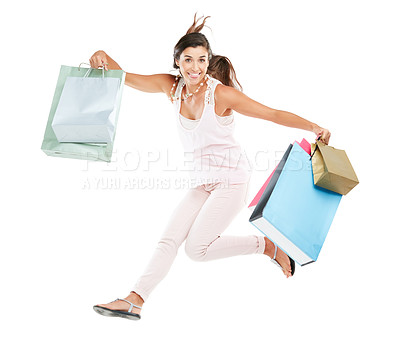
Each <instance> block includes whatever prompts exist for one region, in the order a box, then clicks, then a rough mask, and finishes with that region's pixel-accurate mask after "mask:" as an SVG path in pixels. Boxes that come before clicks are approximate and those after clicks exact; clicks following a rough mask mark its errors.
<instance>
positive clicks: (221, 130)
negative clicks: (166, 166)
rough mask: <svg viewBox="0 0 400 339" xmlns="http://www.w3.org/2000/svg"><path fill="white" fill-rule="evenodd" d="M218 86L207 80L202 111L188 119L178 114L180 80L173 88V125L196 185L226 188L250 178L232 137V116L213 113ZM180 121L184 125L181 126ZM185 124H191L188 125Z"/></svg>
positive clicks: (215, 81)
mask: <svg viewBox="0 0 400 339" xmlns="http://www.w3.org/2000/svg"><path fill="white" fill-rule="evenodd" d="M218 84H221V81H219V80H217V79H215V78H212V77H210V79H209V80H207V89H206V92H205V97H204V110H203V113H202V115H201V117H200V119H197V120H192V119H188V118H186V117H184V116H183V115H182V114H181V113H180V110H181V93H182V88H183V86H184V79H183V78H182V77H181V78H180V79H179V82H178V84H177V86H176V92H175V100H174V101H173V104H174V110H175V114H176V122H177V127H178V132H179V137H180V139H181V141H182V145H183V149H184V152H185V165H186V169H187V170H188V172H189V177H190V179H191V183H192V184H194V185H195V186H197V185H202V184H207V183H216V182H224V183H225V184H227V185H229V184H239V183H245V182H248V180H249V179H250V176H251V165H250V163H249V161H248V158H247V156H246V155H245V154H244V153H243V151H242V149H241V147H240V145H239V143H238V142H236V140H235V139H234V137H233V131H234V127H235V120H234V118H233V114H232V115H230V116H227V117H220V116H218V115H217V114H216V113H215V108H214V107H215V102H214V92H215V88H216V87H217V85H218ZM182 120H185V121H186V122H185V123H182ZM188 123H189V124H191V125H190V126H188V125H187V124H188ZM185 126H186V127H185ZM187 127H189V128H187Z"/></svg>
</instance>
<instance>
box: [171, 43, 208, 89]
mask: <svg viewBox="0 0 400 339" xmlns="http://www.w3.org/2000/svg"><path fill="white" fill-rule="evenodd" d="M175 63H176V65H177V66H178V67H179V69H180V71H181V74H182V76H183V78H184V80H185V83H186V84H190V85H197V84H199V83H200V82H201V81H203V80H204V77H205V75H206V73H207V68H208V65H209V62H208V52H207V49H206V48H204V47H202V46H197V47H188V48H186V49H184V50H183V52H182V53H181V55H180V58H179V60H176V59H175Z"/></svg>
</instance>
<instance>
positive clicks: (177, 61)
mask: <svg viewBox="0 0 400 339" xmlns="http://www.w3.org/2000/svg"><path fill="white" fill-rule="evenodd" d="M207 18H208V17H206V18H204V20H203V22H202V23H201V24H200V25H198V26H197V23H198V21H199V20H200V19H198V20H196V15H195V17H194V22H193V24H192V26H191V27H190V28H189V30H188V31H187V33H186V34H185V35H184V36H183V37H182V38H181V39H180V40H179V41H178V43H177V44H176V46H175V48H174V55H173V56H174V68H176V69H178V70H179V73H180V74H179V76H173V75H171V74H154V75H139V74H133V73H126V78H125V84H126V85H128V86H130V87H133V88H135V89H137V90H140V91H144V92H152V93H158V92H163V93H165V94H166V95H167V96H168V97H169V99H170V100H171V102H172V103H173V105H174V107H175V109H176V119H177V126H178V132H179V135H180V138H181V140H182V142H183V146H184V149H185V152H192V153H193V159H194V160H193V164H192V165H193V167H192V168H191V169H192V170H191V171H190V176H191V179H193V180H194V182H195V183H196V185H195V187H194V188H190V189H189V190H188V192H187V193H186V195H185V196H184V198H183V200H182V201H181V202H180V204H179V205H178V206H177V208H176V209H175V211H174V212H173V213H172V215H171V217H170V219H169V221H168V223H167V227H166V229H165V231H164V234H163V235H162V237H161V239H160V241H159V243H158V246H157V248H156V250H155V252H154V254H153V257H152V258H151V260H150V262H149V264H148V266H147V268H146V270H145V272H144V273H143V275H142V276H141V277H140V278H139V279H138V281H137V283H136V285H135V286H134V289H133V290H132V291H131V292H130V293H129V295H128V296H127V297H126V298H125V299H116V300H115V301H113V302H110V303H108V304H98V305H96V306H94V310H95V311H96V312H98V313H100V314H102V315H107V316H120V317H124V318H128V319H133V320H136V319H140V311H141V307H142V305H143V303H144V302H145V301H146V300H147V298H148V297H149V295H150V293H151V292H152V290H153V289H154V288H155V287H156V285H157V284H158V283H159V282H160V281H161V280H162V279H163V278H164V277H165V276H166V274H167V273H168V271H169V269H170V267H171V265H172V263H173V261H174V259H175V257H176V255H177V251H178V248H179V247H180V246H181V244H182V243H183V242H184V241H185V240H186V244H185V250H186V253H187V254H188V256H189V257H190V258H192V259H193V260H198V261H207V260H214V259H220V258H226V257H230V256H235V255H244V254H253V253H259V254H265V255H268V256H269V257H270V258H272V259H273V261H274V262H275V263H277V264H278V265H279V266H280V267H281V268H282V271H283V274H284V275H285V276H286V277H289V276H291V275H293V273H294V261H293V260H292V259H291V258H289V257H288V256H287V255H286V254H285V253H284V252H283V251H282V250H280V249H279V248H277V247H276V245H275V244H274V243H272V242H271V241H270V240H269V239H268V238H267V237H263V236H255V235H250V236H240V237H239V236H224V235H221V234H222V233H223V232H224V230H225V229H226V228H227V227H228V226H229V224H230V223H231V221H232V220H233V219H234V218H235V216H236V215H237V214H238V213H239V211H240V210H241V208H243V207H244V205H245V201H246V195H247V188H248V183H249V179H250V178H249V176H250V174H249V173H250V172H249V171H248V169H249V167H248V165H249V164H248V163H247V162H246V161H245V160H244V159H243V158H242V157H241V156H240V154H241V147H240V145H239V144H238V143H237V142H236V141H235V139H234V138H233V128H234V117H233V111H236V112H238V113H241V114H244V115H246V116H249V117H253V118H259V119H264V120H269V121H272V122H275V123H277V124H281V125H284V126H288V127H295V128H300V129H304V130H307V131H312V132H314V133H315V134H316V136H317V137H321V139H320V140H321V141H322V142H324V143H326V144H328V142H329V138H330V132H329V131H328V130H327V129H324V128H321V127H319V126H318V125H316V124H314V123H312V122H310V121H307V120H305V119H303V118H301V117H299V116H297V115H295V114H292V113H289V112H285V111H280V110H276V109H272V108H269V107H267V106H264V105H262V104H261V103H258V102H257V101H254V100H252V99H250V98H249V97H247V96H246V95H245V94H243V93H242V91H241V90H238V89H237V88H235V87H240V89H241V86H240V84H239V82H238V81H237V79H236V74H235V71H234V69H233V66H232V64H231V62H230V61H229V59H228V58H226V57H224V56H219V55H215V54H213V53H212V51H211V48H210V44H209V42H208V40H207V38H206V37H205V36H204V35H203V34H202V33H200V31H201V29H202V28H203V27H204V24H205V21H206V19H207ZM90 65H91V67H93V68H98V67H104V68H105V69H106V70H109V69H121V67H120V66H119V65H118V64H117V63H116V62H115V61H114V60H113V59H111V57H110V56H108V55H107V54H106V53H105V52H104V51H97V52H96V53H94V54H93V56H92V57H91V58H90Z"/></svg>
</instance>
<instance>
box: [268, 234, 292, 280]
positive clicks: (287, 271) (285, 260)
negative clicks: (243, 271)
mask: <svg viewBox="0 0 400 339" xmlns="http://www.w3.org/2000/svg"><path fill="white" fill-rule="evenodd" d="M264 239H265V250H264V254H266V255H268V256H269V257H270V258H271V259H272V258H273V257H274V253H275V245H274V243H273V242H272V241H271V240H269V239H268V238H267V237H264ZM275 260H276V261H277V262H278V263H279V265H281V266H282V268H283V274H284V275H286V278H289V277H291V276H292V268H291V266H290V260H289V257H288V256H287V254H286V253H285V252H283V251H282V250H281V249H280V248H279V247H278V250H277V252H276V258H275Z"/></svg>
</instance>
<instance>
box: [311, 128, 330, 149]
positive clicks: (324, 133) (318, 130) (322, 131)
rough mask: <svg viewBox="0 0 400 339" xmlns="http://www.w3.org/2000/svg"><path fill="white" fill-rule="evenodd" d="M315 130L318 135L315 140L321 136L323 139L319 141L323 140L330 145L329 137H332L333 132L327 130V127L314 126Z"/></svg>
mask: <svg viewBox="0 0 400 339" xmlns="http://www.w3.org/2000/svg"><path fill="white" fill-rule="evenodd" d="M313 132H314V133H315V134H316V135H317V137H316V138H315V140H317V139H318V138H319V137H321V139H319V141H321V142H323V143H324V144H325V145H328V143H329V139H330V137H331V132H329V130H327V129H326V128H322V127H319V126H316V127H315V128H314V130H313Z"/></svg>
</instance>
